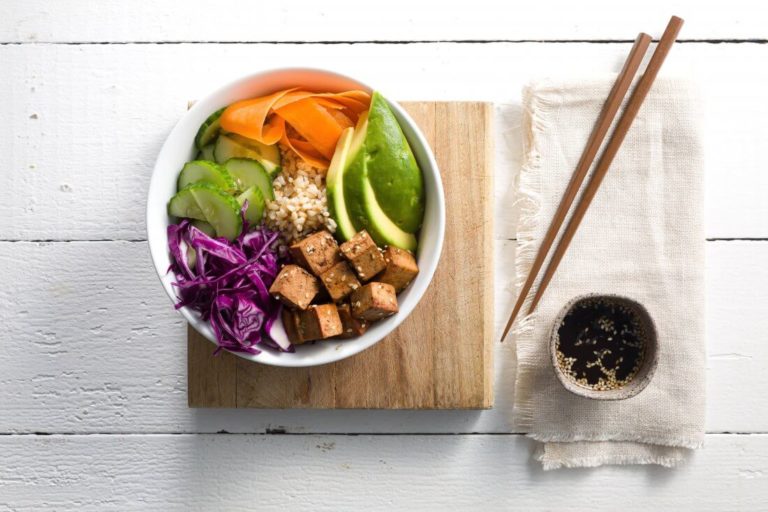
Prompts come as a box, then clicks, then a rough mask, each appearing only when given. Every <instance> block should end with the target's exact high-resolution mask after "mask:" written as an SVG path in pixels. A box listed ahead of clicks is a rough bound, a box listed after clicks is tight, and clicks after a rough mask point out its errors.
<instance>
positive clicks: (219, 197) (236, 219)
mask: <svg viewBox="0 0 768 512" xmlns="http://www.w3.org/2000/svg"><path fill="white" fill-rule="evenodd" d="M168 212H169V213H170V214H171V215H174V216H176V217H187V218H190V219H197V220H204V221H206V222H207V223H208V224H210V225H211V226H213V229H214V230H215V232H216V236H223V237H224V238H226V239H228V240H234V239H235V238H237V236H238V235H239V234H240V232H241V231H242V230H243V219H242V218H241V217H240V204H239V203H238V202H237V201H236V200H235V198H234V197H232V196H230V195H229V194H227V193H226V192H224V191H223V190H221V189H220V188H218V187H215V186H213V185H211V184H210V183H193V184H192V185H189V186H188V187H187V188H185V189H183V190H181V191H180V192H179V193H178V194H176V195H175V196H173V197H172V198H171V201H170V203H168Z"/></svg>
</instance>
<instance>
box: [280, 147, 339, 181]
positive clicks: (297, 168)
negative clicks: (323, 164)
mask: <svg viewBox="0 0 768 512" xmlns="http://www.w3.org/2000/svg"><path fill="white" fill-rule="evenodd" d="M278 147H279V148H280V157H281V159H282V162H281V166H282V168H283V173H285V174H287V175H288V176H297V175H298V174H299V173H303V174H306V175H307V176H322V177H323V178H324V177H325V175H326V174H327V173H328V169H320V168H318V167H314V166H312V165H310V164H308V163H307V162H305V161H304V160H302V159H301V157H300V156H299V155H297V154H296V152H295V151H293V150H292V149H291V148H289V147H288V146H285V145H284V144H279V145H278Z"/></svg>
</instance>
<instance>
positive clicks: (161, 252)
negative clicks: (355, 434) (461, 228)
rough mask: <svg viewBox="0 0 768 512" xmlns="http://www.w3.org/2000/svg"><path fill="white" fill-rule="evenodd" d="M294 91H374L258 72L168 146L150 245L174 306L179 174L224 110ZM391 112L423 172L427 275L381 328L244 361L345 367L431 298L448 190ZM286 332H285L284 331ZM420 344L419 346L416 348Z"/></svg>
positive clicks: (415, 131) (409, 124) (182, 127)
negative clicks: (173, 203)
mask: <svg viewBox="0 0 768 512" xmlns="http://www.w3.org/2000/svg"><path fill="white" fill-rule="evenodd" d="M288 87H301V88H304V89H309V90H315V91H317V92H326V91H330V92H339V91H344V90H349V89H362V90H365V91H371V88H370V87H369V86H367V85H365V84H363V83H361V82H359V81H357V80H354V79H352V78H349V77H346V76H343V75H340V74H338V73H332V72H329V71H323V70H319V69H306V68H294V69H278V70H272V71H264V72H260V73H256V74H253V75H249V76H246V77H244V78H241V79H239V80H236V81H235V82H232V83H230V84H229V85H226V86H224V87H223V88H221V89H219V90H218V91H216V92H214V93H212V94H210V95H209V96H207V97H205V98H203V99H201V100H199V101H197V103H195V105H194V106H193V107H192V108H191V109H190V110H189V111H188V112H187V113H186V114H185V115H184V117H182V118H181V120H180V121H179V122H178V124H177V125H176V126H175V127H174V129H173V131H171V134H170V135H169V136H168V139H167V140H166V141H165V144H163V148H162V149H161V150H160V154H159V155H158V157H157V162H156V163H155V168H154V171H153V172H152V180H151V181H150V184H149V195H148V198H147V239H148V241H149V250H150V252H151V254H152V261H153V263H154V265H155V270H157V275H158V276H159V277H160V281H161V282H162V284H163V287H164V288H165V291H166V293H167V294H168V296H169V297H170V298H171V301H172V302H173V303H175V302H176V294H175V291H174V289H173V287H172V284H171V283H173V281H174V279H175V276H174V275H173V273H172V272H167V271H168V267H169V265H170V255H169V252H168V237H167V234H166V228H167V227H168V224H169V223H170V221H171V219H170V217H169V216H168V212H167V204H168V200H169V199H170V198H171V196H173V194H175V193H176V180H177V178H178V175H179V171H180V170H181V168H182V166H183V165H184V163H185V162H187V161H189V160H191V159H192V158H194V155H195V154H196V149H195V147H194V138H195V134H196V133H197V129H198V128H199V127H200V124H202V122H203V121H204V120H205V119H206V117H208V115H209V114H210V113H211V112H214V111H216V110H217V109H219V108H221V107H223V106H226V105H228V104H230V103H233V102H235V101H237V100H242V99H246V98H253V97H257V96H262V95H265V94H268V93H271V92H274V91H276V90H279V89H284V88H288ZM389 105H390V107H391V108H392V111H393V112H394V114H395V117H397V120H398V121H399V122H400V126H401V127H402V129H403V132H404V133H405V137H406V138H407V139H408V143H409V144H410V146H411V149H412V150H413V154H414V156H415V157H416V161H417V162H418V163H419V166H420V167H421V170H422V174H423V175H424V190H425V194H426V210H425V213H424V224H423V227H422V229H421V231H420V234H419V248H418V251H417V256H416V257H417V261H418V264H419V274H418V276H417V277H416V279H414V281H413V282H412V283H411V284H410V286H409V287H408V288H407V289H406V290H405V291H403V292H402V293H401V294H400V295H398V302H399V306H400V311H399V312H398V313H397V314H395V315H393V316H391V317H389V318H387V319H385V320H382V321H380V322H377V323H375V324H374V325H372V326H371V328H370V329H368V331H367V332H366V333H365V334H363V335H362V336H359V337H357V338H353V339H350V340H330V341H318V342H316V343H308V344H305V345H300V346H297V347H296V352H294V353H287V352H278V351H276V350H272V349H268V348H265V349H263V351H262V352H261V353H260V354H256V355H252V354H243V353H236V355H238V356H240V357H242V358H244V359H250V360H251V361H256V362H258V363H263V364H268V365H274V366H288V367H299V366H316V365H321V364H326V363H331V362H334V361H339V360H341V359H344V358H346V357H349V356H352V355H354V354H357V353H358V352H361V351H363V350H365V349H367V348H368V347H370V346H372V345H374V344H376V343H377V342H379V341H380V340H381V339H382V338H384V337H385V336H387V335H388V334H389V333H391V332H392V331H393V330H394V329H395V328H396V327H397V326H398V325H400V323H402V321H403V320H405V319H406V317H407V316H408V315H409V314H410V313H411V311H413V309H414V308H415V307H416V304H418V303H419V300H421V297H422V296H423V295H424V292H426V290H427V287H428V286H429V283H430V281H431V280H432V276H433V275H434V273H435V269H436V268H437V263H438V260H439V259H440V253H441V251H442V247H443V237H444V235H445V198H444V196H443V185H442V182H441V180H440V171H439V170H438V168H437V163H436V162H435V157H434V155H433V154H432V150H431V149H430V147H429V145H428V144H427V141H426V140H425V139H424V135H423V134H422V133H421V131H420V130H419V128H418V127H417V126H416V124H415V123H414V122H413V120H412V119H411V118H410V116H409V115H408V114H407V113H406V112H405V111H404V110H403V109H402V108H401V107H400V106H399V105H398V104H397V103H393V102H390V103H389ZM179 311H180V312H181V314H182V315H183V316H184V318H186V319H187V321H188V322H189V323H190V324H191V325H192V326H193V327H194V328H195V329H196V330H197V331H198V332H199V333H201V334H202V335H203V336H205V337H206V338H208V339H209V340H211V341H212V342H213V343H216V341H215V340H216V337H215V336H214V334H213V330H212V329H211V326H210V324H209V323H208V322H204V321H203V320H202V319H201V318H200V315H199V314H198V313H197V312H195V311H193V310H191V309H189V308H186V307H185V308H181V309H179ZM280 329H282V325H281V326H280ZM283 332H284V331H283ZM417 341H418V340H414V342H417Z"/></svg>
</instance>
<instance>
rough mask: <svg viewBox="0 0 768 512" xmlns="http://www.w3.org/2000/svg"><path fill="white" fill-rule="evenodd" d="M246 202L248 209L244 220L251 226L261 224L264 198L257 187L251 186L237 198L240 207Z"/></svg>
mask: <svg viewBox="0 0 768 512" xmlns="http://www.w3.org/2000/svg"><path fill="white" fill-rule="evenodd" d="M246 201H248V209H247V210H245V220H247V221H248V224H249V225H251V226H256V225H258V224H260V223H261V219H262V218H263V217H264V206H265V203H264V196H263V195H262V194H261V190H260V189H259V186H258V185H253V186H251V187H249V188H248V190H246V191H245V192H243V193H242V194H240V195H239V196H237V202H238V203H240V206H242V205H243V204H244V203H245V202H246Z"/></svg>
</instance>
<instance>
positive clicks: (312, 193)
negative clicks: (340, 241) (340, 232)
mask: <svg viewBox="0 0 768 512" xmlns="http://www.w3.org/2000/svg"><path fill="white" fill-rule="evenodd" d="M324 182H325V180H324V178H323V177H322V176H317V175H315V176H312V177H310V176H307V175H306V174H304V172H302V171H297V174H296V176H295V177H293V176H290V175H287V174H285V173H282V174H280V175H278V176H277V178H275V180H274V181H273V182H272V188H273V189H274V191H275V200H274V201H268V202H267V216H266V222H267V225H268V226H269V227H270V228H272V229H275V230H277V231H280V233H282V235H283V238H285V241H286V242H288V243H291V242H293V241H294V240H298V239H300V238H303V237H305V236H307V235H309V234H310V233H312V232H314V231H318V230H320V229H323V228H325V229H327V230H328V231H330V232H331V233H333V232H335V231H336V222H334V220H333V219H332V218H331V217H330V214H329V213H328V203H327V199H326V197H325V183H324Z"/></svg>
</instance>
